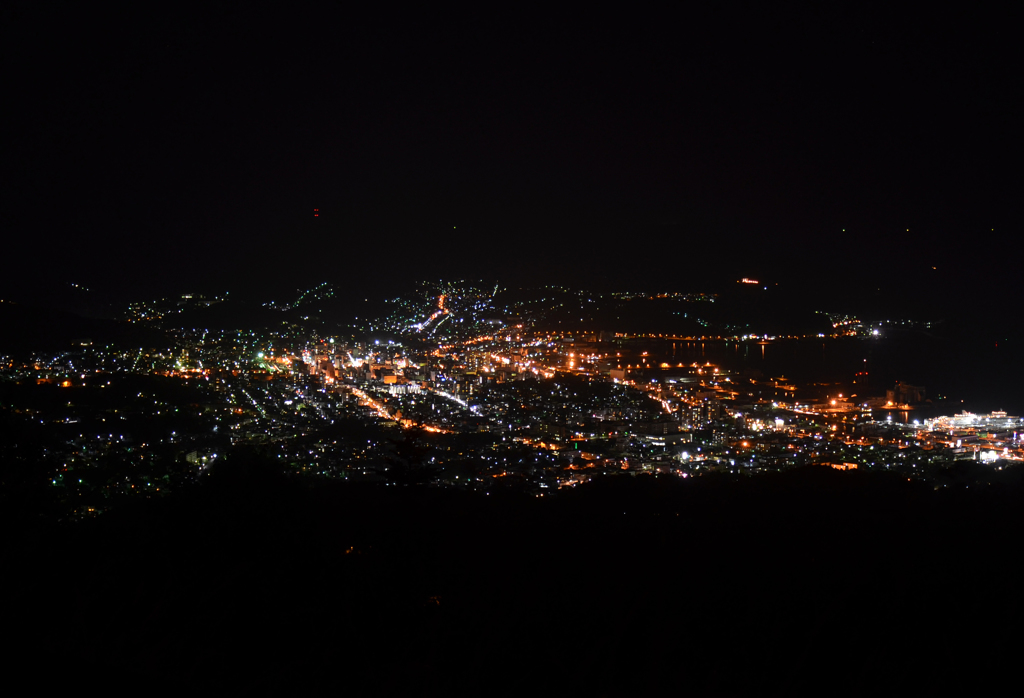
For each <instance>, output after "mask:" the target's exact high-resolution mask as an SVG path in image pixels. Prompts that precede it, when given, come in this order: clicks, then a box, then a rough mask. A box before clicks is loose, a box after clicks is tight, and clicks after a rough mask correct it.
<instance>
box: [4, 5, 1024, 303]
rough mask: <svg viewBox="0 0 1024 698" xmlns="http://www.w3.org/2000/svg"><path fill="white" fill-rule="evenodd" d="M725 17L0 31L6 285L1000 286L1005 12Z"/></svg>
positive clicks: (403, 18) (1009, 159) (56, 22)
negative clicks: (0, 39)
mask: <svg viewBox="0 0 1024 698" xmlns="http://www.w3.org/2000/svg"><path fill="white" fill-rule="evenodd" d="M730 8H731V9H729V8H727V9H726V10H723V11H722V12H720V13H717V14H714V15H711V14H687V13H685V12H683V13H680V12H674V13H671V14H659V13H656V12H653V11H652V12H647V13H644V12H635V13H623V14H618V13H616V14H601V15H597V14H594V13H593V12H592V11H587V12H583V11H580V12H573V13H570V14H565V15H561V16H556V15H552V14H549V13H548V11H546V10H545V11H543V12H542V13H541V14H528V13H526V12H525V11H522V10H518V9H515V10H509V11H507V12H504V13H495V14H490V15H486V16H485V15H482V14H480V15H463V14H453V15H447V16H440V15H437V14H431V13H423V14H418V15H415V16H413V15H408V14H405V13H404V12H403V11H401V10H398V9H395V10H394V11H391V12H387V13H383V14H381V15H378V16H374V17H369V16H364V15H359V16H357V15H356V14H353V13H351V12H347V11H344V10H334V11H331V12H319V11H310V12H307V13H304V14H292V13H289V12H284V11H268V10H259V11H254V10H252V9H250V8H248V7H246V6H244V5H238V6H235V7H234V8H232V9H215V10H210V9H209V8H206V9H203V10H201V11H199V10H188V11H187V10H179V9H168V10H166V11H162V12H161V11H153V10H151V9H146V10H137V11H134V13H129V14H124V13H123V12H122V11H120V8H119V10H118V11H112V10H110V11H103V12H93V11H85V10H82V9H81V8H76V9H74V10H72V9H68V8H51V9H47V10H38V9H36V8H32V9H9V10H5V17H4V24H5V26H6V32H8V36H7V38H6V40H5V46H6V48H5V49H4V51H5V60H4V63H5V74H6V77H5V82H6V89H5V94H6V97H5V100H4V101H5V103H6V104H7V110H6V111H8V112H13V113H14V115H15V119H14V120H13V122H9V123H8V126H7V130H6V135H7V138H6V139H5V141H6V148H5V149H6V150H7V151H8V155H7V156H5V158H4V160H5V167H4V171H5V174H4V178H5V187H4V188H5V193H4V204H3V206H4V219H5V221H4V228H5V235H4V237H5V242H4V247H5V249H6V255H7V256H8V259H9V262H8V264H5V265H4V267H5V274H6V276H5V280H4V284H5V287H6V288H8V289H10V288H11V287H12V286H14V287H20V288H22V289H27V288H35V287H37V286H40V285H42V286H45V285H51V284H54V283H59V282H65V281H76V282H78V283H84V284H89V285H92V286H96V287H100V288H102V289H105V290H108V291H116V292H119V293H140V294H145V293H150V292H157V291H163V290H175V289H179V288H185V287H190V286H200V287H203V288H221V289H227V288H239V287H241V286H247V287H250V288H258V289H262V288H266V289H268V290H271V289H279V288H289V287H291V288H294V287H296V286H300V285H304V284H312V283H315V282H319V281H321V280H324V279H328V280H332V281H335V282H337V283H339V284H341V285H342V286H346V285H347V286H362V285H364V284H371V285H375V286H381V287H383V286H386V285H387V284H388V283H391V282H393V281H396V280H401V281H408V280H410V279H412V280H416V279H423V278H439V277H446V278H451V277H473V278H475V277H487V278H499V279H501V280H503V281H505V282H507V283H518V282H521V281H530V282H542V283H557V282H559V281H563V280H564V281H571V282H574V283H595V284H596V283H598V282H600V283H604V284H619V285H623V286H631V285H636V284H644V283H645V284H647V285H650V284H652V283H654V284H655V285H658V286H664V287H677V288H687V287H692V286H693V285H695V282H700V281H701V280H703V279H705V278H710V277H713V276H715V275H725V276H728V277H733V276H742V275H765V276H768V277H772V278H777V279H785V280H795V279H800V278H803V277H806V278H810V279H814V280H818V281H820V280H822V279H828V280H836V281H839V282H842V283H845V282H847V281H849V282H850V283H854V282H859V280H860V279H862V278H865V277H870V278H871V279H875V278H882V279H886V278H895V277H900V278H905V279H912V280H913V282H914V283H919V282H921V281H922V280H923V281H925V282H927V281H928V280H929V279H931V278H932V277H931V276H929V275H928V274H929V273H931V272H932V271H934V272H935V273H936V274H937V275H938V276H936V277H935V278H936V283H941V284H943V288H944V289H945V288H958V287H959V288H963V287H965V286H970V287H972V288H973V287H974V285H977V287H980V288H996V287H998V288H999V289H1000V290H1002V291H1007V290H1008V289H1012V288H1016V287H1014V286H1013V284H1019V282H1017V281H1016V277H1015V276H1014V274H1015V273H1018V272H1015V270H1016V269H1019V266H1017V265H1018V263H1017V262H1015V260H1014V252H1015V251H1016V250H1017V249H1018V248H1019V247H1020V245H1019V244H1018V243H1017V239H1018V230H1019V225H1018V224H1019V220H1020V218H1019V210H1020V207H1019V200H1020V184H1021V177H1020V174H1019V171H1020V157H1019V156H1020V148H1019V145H1018V143H1017V141H1018V140H1019V137H1018V134H1017V130H1018V127H1019V124H1020V123H1021V120H1020V118H1021V116H1022V115H1021V111H1020V109H1019V106H1018V101H1019V96H1020V94H1021V93H1022V90H1021V87H1022V85H1021V78H1020V75H1021V72H1020V66H1021V65H1022V64H1024V61H1022V60H1021V56H1020V51H1019V42H1018V41H1017V39H1016V37H1013V36H1012V35H1011V33H1010V30H1011V29H1012V26H1013V23H1012V22H1011V21H1010V17H1009V16H998V15H995V14H992V15H989V14H983V13H982V12H981V11H980V10H967V9H963V8H961V9H960V10H957V11H955V12H953V11H945V12H946V14H942V12H943V11H941V10H938V9H935V8H932V9H931V10H930V11H929V12H928V13H921V14H904V15H894V14H873V15H872V14H867V13H865V12H864V10H863V9H862V8H861V6H860V5H859V4H849V5H836V4H832V5H830V7H829V9H827V10H825V11H819V12H818V13H816V14H805V13H795V12H794V13H788V14H774V13H771V12H762V13H761V14H757V15H753V14H750V12H749V11H748V10H744V9H741V8H739V7H738V6H737V7H731V6H730ZM315 208H316V209H319V213H320V215H319V217H317V218H314V217H313V211H314V209H315ZM844 229H845V232H843V231H844ZM908 229H909V232H908ZM993 229H994V230H993ZM932 266H935V267H938V269H936V270H932V269H931V267H932ZM926 272H928V273H926ZM697 285H699V284H697Z"/></svg>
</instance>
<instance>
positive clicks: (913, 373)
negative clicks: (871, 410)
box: [652, 333, 1024, 420]
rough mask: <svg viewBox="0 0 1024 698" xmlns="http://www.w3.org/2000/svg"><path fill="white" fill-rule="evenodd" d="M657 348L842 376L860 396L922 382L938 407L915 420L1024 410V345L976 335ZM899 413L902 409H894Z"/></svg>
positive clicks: (780, 373)
mask: <svg viewBox="0 0 1024 698" xmlns="http://www.w3.org/2000/svg"><path fill="white" fill-rule="evenodd" d="M652 348H653V347H652ZM656 351H657V353H658V354H660V355H662V356H664V357H666V359H667V360H669V361H670V362H671V363H673V364H674V363H679V362H682V363H693V362H701V363H703V362H706V361H707V362H711V363H713V364H716V365H720V366H722V367H724V368H728V369H730V370H734V371H745V372H752V373H754V374H755V375H757V374H760V375H761V376H763V377H764V378H779V377H785V378H788V379H790V380H791V381H793V382H794V383H796V384H808V383H829V384H840V385H841V386H844V387H845V389H846V390H849V391H850V392H851V393H856V394H857V395H858V396H859V397H861V398H867V397H884V396H885V391H886V389H889V388H892V387H893V386H894V385H895V384H896V382H897V381H902V382H903V383H909V384H912V385H917V386H923V387H924V388H925V389H926V395H927V398H928V399H930V400H933V402H934V403H935V408H934V409H932V408H929V407H928V406H923V407H922V408H920V409H919V410H915V412H916V413H917V414H912V415H911V416H910V419H911V420H913V419H922V418H924V415H925V412H928V413H929V414H928V415H926V416H934V415H933V414H931V413H932V412H934V411H935V410H936V409H937V410H938V411H937V412H936V414H948V413H952V412H957V411H960V410H962V409H968V410H971V411H973V412H990V411H992V410H999V409H1001V410H1006V411H1007V412H1009V413H1011V414H1021V413H1024V356H1022V354H1024V352H1021V350H1020V347H1019V346H1017V345H1014V344H1010V343H1004V344H1003V346H997V345H996V344H995V343H994V342H993V343H992V344H991V345H988V343H987V342H986V343H983V342H981V341H975V340H972V339H970V338H962V339H957V340H951V339H943V338H937V337H932V336H927V335H924V334H914V333H906V334H895V335H893V336H886V337H872V338H853V337H849V338H841V339H816V340H813V339H791V340H787V339H784V340H775V341H769V342H764V343H759V342H757V341H743V342H734V341H724V340H719V341H676V342H672V341H668V340H666V341H664V342H661V343H659V344H658V346H657V349H656ZM653 353H654V351H652V354H653ZM864 373H866V374H867V375H858V374H864ZM854 381H856V382H854ZM893 419H894V420H897V419H899V416H898V415H897V414H896V413H894V414H893Z"/></svg>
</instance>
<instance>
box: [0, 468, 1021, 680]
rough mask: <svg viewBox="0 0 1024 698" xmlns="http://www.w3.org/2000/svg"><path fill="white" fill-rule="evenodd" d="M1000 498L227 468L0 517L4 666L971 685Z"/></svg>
mask: <svg viewBox="0 0 1024 698" xmlns="http://www.w3.org/2000/svg"><path fill="white" fill-rule="evenodd" d="M240 461H241V462H240ZM1021 497H1022V489H1021V487H1020V486H1019V485H1017V486H1013V485H1010V486H1003V487H1000V488H994V487H990V488H987V489H984V490H978V489H976V488H973V487H972V488H959V489H955V490H954V489H952V488H949V489H947V490H946V491H941V492H936V491H934V490H933V489H932V487H931V486H930V485H923V484H921V483H918V482H908V481H906V480H899V479H896V478H890V477H887V476H884V475H879V474H863V473H851V472H846V473H840V472H835V471H831V470H827V469H823V468H817V469H803V470H796V471H790V472H786V473H782V474H776V475H772V476H761V477H756V478H747V479H743V480H732V479H727V478H716V477H703V478H699V479H697V480H695V481H681V480H676V479H671V480H663V479H658V478H653V477H635V478H634V477H628V476H624V477H615V478H609V479H606V480H600V481H595V482H592V483H590V484H588V485H585V486H581V487H580V488H578V489H576V490H574V491H570V492H563V493H558V494H557V495H555V496H550V495H549V496H545V497H539V498H538V497H534V496H532V495H524V494H519V493H512V492H505V493H497V492H496V493H493V494H491V495H485V494H479V493H466V492H458V491H452V490H437V489H418V488H413V487H408V488H405V487H394V486H392V487H386V486H352V485H345V484H337V485H332V484H329V483H323V482H319V483H316V484H315V485H312V484H311V483H310V482H308V481H304V480H300V479H295V478H289V477H286V476H284V475H282V474H281V473H280V472H279V471H278V470H277V468H276V467H275V466H274V465H273V464H271V463H269V462H266V461H262V460H260V459H259V458H258V457H250V458H248V459H244V460H243V459H239V458H235V459H233V461H228V462H227V463H225V464H224V465H222V466H220V468H219V469H217V470H215V471H214V472H212V473H211V474H210V475H209V478H208V480H207V481H206V482H204V483H203V485H201V486H199V487H197V488H195V489H194V490H192V491H190V492H184V493H181V494H179V495H176V496H173V497H169V498H166V499H163V500H154V501H148V502H143V503H139V504H137V505H126V506H123V507H121V508H119V509H116V510H114V511H112V512H111V513H109V514H106V515H104V516H102V517H99V518H97V519H95V520H90V521H85V522H79V523H76V524H59V525H58V524H39V525H36V524H34V523H33V521H32V519H31V518H30V517H28V516H26V515H25V513H24V512H18V511H16V508H13V509H9V510H8V512H7V513H8V521H7V524H8V525H7V535H6V536H5V538H6V542H5V548H6V554H5V555H4V559H5V569H6V572H5V574H4V578H5V602H6V603H5V604H4V608H5V610H4V616H5V617H4V619H3V620H4V627H5V628H6V629H7V634H8V637H9V638H12V639H14V640H15V642H16V644H17V647H18V649H17V650H16V651H14V652H11V651H8V654H7V657H6V658H7V660H8V661H10V662H11V664H10V665H9V666H10V667H11V668H12V669H13V670H14V672H15V673H16V674H17V673H22V672H29V673H31V674H33V675H34V676H35V677H36V678H37V679H38V678H40V677H45V680H46V682H47V683H48V685H54V684H62V685H67V686H71V685H86V684H88V685H93V686H97V687H106V688H119V687H121V688H128V689H132V690H139V691H147V692H149V691H151V690H153V689H155V688H156V689H173V690H195V689H200V690H225V691H230V692H232V693H235V694H245V693H255V692H259V693H264V692H268V691H271V692H274V693H278V694H284V693H291V694H296V695H298V694H308V693H311V692H321V691H323V692H325V691H327V690H330V691H332V692H335V691H345V692H351V694H352V695H367V694H406V695H410V694H415V695H423V694H444V695H451V694H460V695H461V694H473V695H524V694H528V693H535V692H539V693H542V694H550V693H553V692H556V691H557V692H560V693H561V692H568V693H570V694H589V695H609V696H612V695H641V694H651V693H660V692H663V691H667V690H673V691H676V690H678V691H680V692H682V693H685V694H690V695H793V694H813V695H823V694H827V695H865V694H869V693H871V694H877V693H879V692H884V693H887V694H897V693H904V692H912V693H914V694H919V695H920V694H926V693H930V692H932V691H934V690H936V689H940V688H941V689H952V690H957V689H959V690H960V691H963V692H967V691H972V692H979V693H991V692H994V691H995V688H996V686H998V685H1002V682H1003V680H1005V679H1007V678H1010V677H1011V676H1012V674H1013V672H1014V663H1015V662H1016V660H1017V658H1018V656H1019V651H1020V641H1019V639H1018V637H1019V635H1018V628H1019V626H1020V623H1021V620H1022V618H1021V616H1022V611H1021V605H1020V591H1019V588H1018V585H1017V581H1018V580H1019V579H1020V576H1021V572H1022V571H1024V569H1022V567H1024V565H1022V560H1021V556H1020V555H1019V550H1018V547H1017V544H1018V541H1019V540H1020V534H1021V532H1022V531H1024V510H1022V509H1021V507H1020V503H1021V501H1022V500H1021Z"/></svg>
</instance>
